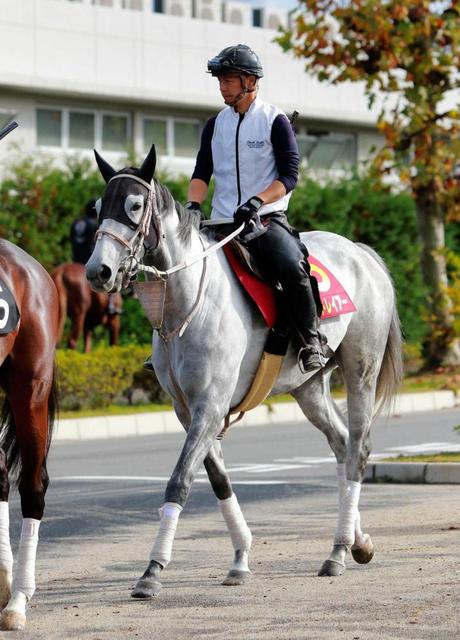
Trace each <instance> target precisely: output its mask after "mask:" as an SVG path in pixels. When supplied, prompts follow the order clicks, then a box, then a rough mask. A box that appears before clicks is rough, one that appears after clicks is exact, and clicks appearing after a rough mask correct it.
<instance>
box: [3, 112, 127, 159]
mask: <svg viewBox="0 0 460 640" xmlns="http://www.w3.org/2000/svg"><path fill="white" fill-rule="evenodd" d="M0 115H1V114H0ZM36 121H37V144H38V145H39V146H45V147H62V148H63V149H82V150H83V149H85V150H88V151H89V150H90V149H93V148H98V149H103V150H104V151H116V152H126V151H128V146H129V144H130V142H131V121H130V117H129V115H128V114H127V113H110V112H104V113H102V112H100V111H87V110H83V109H72V108H70V109H69V108H57V107H56V108H53V107H40V108H38V109H37V110H36Z"/></svg>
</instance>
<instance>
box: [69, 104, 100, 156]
mask: <svg viewBox="0 0 460 640" xmlns="http://www.w3.org/2000/svg"><path fill="white" fill-rule="evenodd" d="M94 133H95V128H94V114H93V113H84V112H78V111H70V112H69V147H71V148H73V149H91V148H92V147H94V137H95V136H94Z"/></svg>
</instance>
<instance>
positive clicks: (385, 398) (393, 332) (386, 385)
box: [356, 242, 404, 414]
mask: <svg viewBox="0 0 460 640" xmlns="http://www.w3.org/2000/svg"><path fill="white" fill-rule="evenodd" d="M356 244H357V245H358V246H359V247H361V249H364V251H366V252H367V253H369V254H370V255H371V256H372V257H373V258H374V260H376V262H378V264H379V265H380V266H381V267H382V269H383V270H384V271H385V273H386V274H387V276H388V278H389V280H390V282H391V287H392V289H393V309H392V316H391V323H390V329H389V331H388V338H387V344H386V347H385V352H384V354H383V361H382V366H381V367H380V371H379V375H378V378H377V389H376V392H375V402H376V411H375V412H376V414H378V413H381V412H382V411H383V412H385V413H389V412H390V411H391V407H392V403H393V400H394V396H395V394H396V392H397V391H398V389H399V387H400V386H401V383H402V381H403V378H404V367H403V354H402V346H403V336H402V332H401V323H400V321H399V316H398V309H397V306H396V291H395V288H394V283H393V279H392V277H391V275H390V272H389V271H388V268H387V266H386V264H385V262H384V261H383V259H382V258H381V257H380V256H379V254H378V253H377V252H376V251H374V250H373V249H371V247H368V246H367V245H365V244H361V243H360V242H357V243H356Z"/></svg>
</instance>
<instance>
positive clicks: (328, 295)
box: [224, 245, 356, 328]
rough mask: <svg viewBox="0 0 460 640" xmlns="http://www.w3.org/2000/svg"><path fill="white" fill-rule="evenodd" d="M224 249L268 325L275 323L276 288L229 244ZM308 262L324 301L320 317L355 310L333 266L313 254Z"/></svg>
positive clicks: (325, 317)
mask: <svg viewBox="0 0 460 640" xmlns="http://www.w3.org/2000/svg"><path fill="white" fill-rule="evenodd" d="M224 252H225V255H226V256H227V260H228V262H229V264H230V266H231V267H232V269H233V271H234V273H235V275H236V277H237V278H238V280H239V281H240V283H241V285H242V286H243V288H244V289H245V290H246V292H247V293H248V294H249V295H250V296H251V298H252V299H253V301H254V302H255V304H256V305H257V307H258V309H259V311H260V313H261V315H262V317H263V319H264V320H265V323H266V325H267V326H268V327H270V328H271V327H273V326H274V324H275V322H276V317H277V308H276V295H275V290H274V288H273V287H271V286H270V285H268V284H265V283H264V282H262V281H261V280H260V279H259V278H258V277H257V276H256V275H254V274H253V273H252V272H251V271H250V270H249V268H248V266H247V264H246V263H243V262H242V260H241V258H240V257H239V255H238V254H237V253H235V251H234V250H233V248H232V247H231V246H230V245H226V246H225V247H224ZM308 262H309V264H310V272H311V277H313V278H315V279H316V281H317V283H318V289H319V294H320V298H321V303H322V305H323V312H322V314H321V320H328V319H329V318H334V317H336V316H340V315H343V314H345V313H352V312H354V311H356V307H355V305H354V303H353V301H352V299H351V298H350V296H349V295H348V293H347V292H346V291H345V289H344V287H343V286H342V284H341V283H340V282H339V280H338V279H337V278H336V277H335V276H334V274H333V273H332V272H331V270H330V269H328V267H326V266H325V265H324V264H323V263H322V262H320V261H319V260H318V259H317V258H315V257H314V256H312V255H309V256H308Z"/></svg>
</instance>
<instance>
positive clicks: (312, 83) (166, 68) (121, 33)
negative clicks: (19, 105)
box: [0, 0, 375, 125]
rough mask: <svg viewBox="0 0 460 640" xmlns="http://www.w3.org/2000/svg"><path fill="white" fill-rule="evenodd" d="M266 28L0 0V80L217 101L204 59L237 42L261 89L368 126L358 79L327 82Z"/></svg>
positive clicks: (80, 92) (209, 104)
mask: <svg viewBox="0 0 460 640" xmlns="http://www.w3.org/2000/svg"><path fill="white" fill-rule="evenodd" d="M275 35H276V33H275V32H274V31H270V30H266V29H260V28H253V27H241V26H236V25H231V24H225V23H221V22H210V21H205V20H198V19H192V18H178V17H174V16H168V15H162V14H155V13H151V12H150V11H144V12H140V11H129V10H122V9H115V8H107V7H99V6H93V5H90V4H82V3H77V2H66V1H58V0H2V11H1V15H0V86H2V85H3V86H7V87H15V88H23V89H27V90H30V89H32V90H38V91H40V92H48V93H50V94H52V93H55V92H59V93H60V94H61V95H64V94H66V95H68V96H97V97H99V98H100V97H105V98H107V99H108V100H112V99H113V100H117V101H122V100H126V101H129V102H131V101H133V100H134V101H141V102H142V101H145V102H146V103H156V104H162V103H163V104H165V105H170V106H175V105H181V106H186V105H190V106H192V105H193V106H201V107H203V108H219V107H221V100H220V97H219V95H218V91H217V86H216V80H215V79H213V78H211V77H210V76H209V75H207V74H206V73H205V69H206V61H207V60H208V58H210V57H212V56H213V55H215V54H216V53H217V52H219V51H220V50H221V49H222V48H223V47H224V46H227V45H229V44H234V43H237V42H245V43H247V44H249V45H250V46H252V47H253V48H254V49H255V51H257V53H258V54H259V56H260V57H261V60H262V63H263V66H264V70H265V74H266V77H265V78H264V79H263V80H262V81H261V84H260V87H261V92H260V95H261V97H262V98H263V99H265V100H268V101H270V102H274V103H276V104H277V105H278V106H280V107H281V108H283V109H285V110H286V111H291V110H292V109H294V108H296V109H297V110H298V111H299V112H300V113H301V115H302V116H303V117H306V118H318V119H326V120H337V121H339V122H349V123H362V124H365V123H366V124H369V125H371V124H372V123H373V122H374V121H375V114H371V113H370V112H369V111H368V109H367V104H366V100H365V98H364V95H363V92H362V90H361V88H360V86H359V85H355V84H352V85H342V86H340V87H330V86H327V85H326V84H321V83H318V82H317V81H316V80H313V79H311V78H309V77H308V76H307V75H306V74H305V73H304V71H303V63H302V62H301V61H298V60H297V61H296V60H293V59H291V58H290V57H289V56H288V55H286V54H283V53H282V51H281V49H280V47H279V46H278V45H276V44H274V43H273V42H272V40H273V37H274V36H275Z"/></svg>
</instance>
